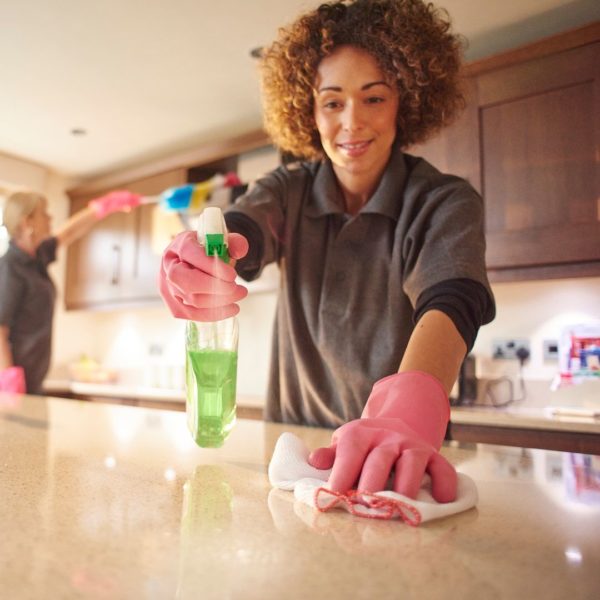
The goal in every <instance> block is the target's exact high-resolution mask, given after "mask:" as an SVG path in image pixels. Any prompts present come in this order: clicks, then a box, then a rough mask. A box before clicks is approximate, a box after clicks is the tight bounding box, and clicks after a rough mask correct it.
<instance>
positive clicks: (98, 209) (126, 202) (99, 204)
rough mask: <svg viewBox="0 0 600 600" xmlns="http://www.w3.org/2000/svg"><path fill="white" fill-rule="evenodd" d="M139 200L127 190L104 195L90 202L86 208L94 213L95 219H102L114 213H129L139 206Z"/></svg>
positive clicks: (137, 196)
mask: <svg viewBox="0 0 600 600" xmlns="http://www.w3.org/2000/svg"><path fill="white" fill-rule="evenodd" d="M141 199H142V197H141V196H140V195H139V194H134V193H133V192H128V191H127V190H117V191H115V192H110V193H109V194H106V196H101V197H100V198H94V200H90V201H89V202H88V206H89V207H90V208H91V209H92V210H93V211H94V213H95V215H96V218H98V219H103V218H104V217H106V216H107V215H110V214H111V213H114V212H118V211H123V212H127V211H130V210H131V209H132V208H135V207H136V206H139V205H140V201H141Z"/></svg>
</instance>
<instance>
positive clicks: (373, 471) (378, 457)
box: [357, 444, 399, 493]
mask: <svg viewBox="0 0 600 600" xmlns="http://www.w3.org/2000/svg"><path fill="white" fill-rule="evenodd" d="M398 454H399V444H385V445H382V446H377V447H376V448H373V450H371V452H369V455H368V456H367V458H366V460H365V462H364V464H363V468H362V474H361V476H360V481H359V482H358V486H357V487H358V490H359V491H363V492H371V493H374V492H381V491H382V490H385V488H386V483H387V480H388V479H389V476H390V472H391V471H392V468H393V466H394V463H395V462H396V459H397V458H398Z"/></svg>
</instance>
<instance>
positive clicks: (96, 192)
mask: <svg viewBox="0 0 600 600" xmlns="http://www.w3.org/2000/svg"><path fill="white" fill-rule="evenodd" d="M269 144H270V140H269V138H268V136H267V135H266V134H265V132H264V131H262V130H256V131H252V132H249V133H247V134H244V135H240V136H238V137H236V138H230V139H227V140H219V141H215V142H213V143H210V144H205V145H203V146H201V147H199V148H196V149H194V150H190V151H186V152H183V153H180V154H176V155H172V156H169V157H167V158H164V159H160V160H157V161H154V162H148V163H145V164H143V165H140V166H137V167H134V168H131V169H127V170H124V171H120V172H116V173H110V174H108V175H106V176H103V177H99V178H96V179H93V180H90V181H87V182H85V183H83V184H81V185H79V186H78V187H77V188H74V189H72V190H69V192H68V195H69V197H70V199H71V214H72V213H74V212H76V211H77V210H79V209H80V208H83V207H84V206H85V205H86V204H87V202H88V201H89V200H91V199H92V198H97V197H98V196H101V195H102V194H104V193H106V192H108V191H110V190H115V189H127V190H130V191H132V192H137V193H139V194H142V195H144V196H155V195H158V194H160V193H162V192H163V191H165V190H166V189H167V188H169V187H172V186H178V185H184V184H186V183H188V182H190V181H194V182H195V181H201V180H203V179H205V178H208V177H210V176H212V175H213V174H214V173H215V172H225V171H227V170H235V166H236V165H237V156H238V155H241V154H243V153H245V152H249V151H252V150H255V149H257V148H262V147H265V146H268V145H269ZM167 221H169V223H167ZM157 223H160V229H161V232H160V233H161V236H160V237H161V239H162V238H166V239H167V241H165V242H164V243H163V244H162V246H160V247H157V245H156V243H155V242H156V238H157V231H156V230H157ZM182 229H183V225H181V224H180V223H179V221H178V220H177V219H176V217H174V216H173V215H172V214H171V215H168V214H165V213H164V212H161V209H160V208H159V207H158V206H156V205H145V206H141V207H139V208H137V209H135V210H133V211H131V212H130V213H116V214H113V215H110V216H109V217H107V218H106V219H104V220H102V221H101V222H100V223H98V224H97V225H96V226H95V227H94V228H93V229H92V230H91V231H90V232H89V233H88V234H87V235H86V236H85V237H83V238H81V239H80V240H78V241H77V242H75V243H73V244H72V245H71V246H70V247H69V249H68V253H67V274H66V285H65V305H66V308H67V309H83V308H85V309H102V308H117V307H125V306H139V305H143V304H148V303H159V302H160V296H159V293H158V287H157V277H158V270H159V267H160V257H161V254H162V249H163V248H164V246H165V245H166V243H168V238H169V237H170V235H171V234H173V233H176V232H177V231H181V230H182ZM153 242H154V243H153Z"/></svg>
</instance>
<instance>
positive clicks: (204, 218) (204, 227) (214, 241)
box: [198, 206, 229, 263]
mask: <svg viewBox="0 0 600 600" xmlns="http://www.w3.org/2000/svg"><path fill="white" fill-rule="evenodd" d="M226 235H227V227H226V226H225V219H224V218H223V213H222V212H221V209H220V208H219V207H218V206H209V207H207V208H205V209H204V211H203V212H202V214H201V215H200V218H199V221H198V241H199V242H200V244H202V246H204V248H205V249H206V254H207V256H218V257H219V258H220V259H221V260H222V261H224V262H226V263H227V262H229V251H228V249H227V241H226Z"/></svg>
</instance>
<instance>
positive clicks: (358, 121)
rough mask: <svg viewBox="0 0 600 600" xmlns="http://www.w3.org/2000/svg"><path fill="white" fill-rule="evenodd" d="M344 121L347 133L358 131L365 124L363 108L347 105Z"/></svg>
mask: <svg viewBox="0 0 600 600" xmlns="http://www.w3.org/2000/svg"><path fill="white" fill-rule="evenodd" d="M342 119H343V123H342V126H343V128H344V129H345V130H346V131H356V130H357V129H360V128H361V127H362V126H363V124H364V123H363V121H364V119H363V115H362V111H361V107H360V106H357V105H356V104H353V103H348V104H347V105H346V107H345V110H344V114H343V117H342Z"/></svg>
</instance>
